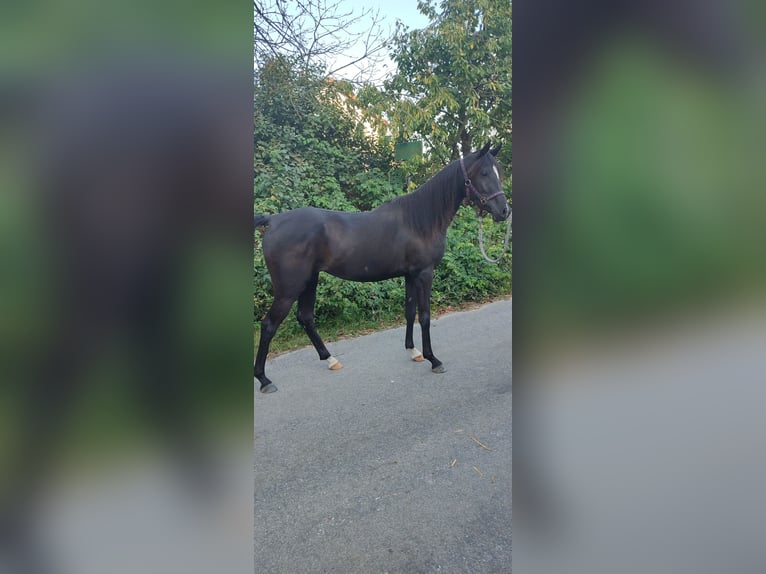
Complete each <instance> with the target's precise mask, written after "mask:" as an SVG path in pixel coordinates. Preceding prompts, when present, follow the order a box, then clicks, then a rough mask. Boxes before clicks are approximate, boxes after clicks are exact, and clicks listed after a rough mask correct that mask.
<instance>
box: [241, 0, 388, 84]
mask: <svg viewBox="0 0 766 574" xmlns="http://www.w3.org/2000/svg"><path fill="white" fill-rule="evenodd" d="M341 4H342V2H341V0H334V1H333V0H330V1H329V2H328V1H326V0H304V1H302V2H290V1H288V0H253V39H254V44H253V57H254V60H255V65H256V67H257V68H260V67H261V66H262V65H263V64H264V62H265V61H266V60H267V59H269V58H275V57H287V58H288V59H290V60H292V61H294V62H298V63H299V65H300V66H302V67H303V68H304V69H308V68H310V67H321V68H322V74H323V75H324V76H325V77H328V78H329V77H331V76H333V75H335V74H337V73H338V72H341V71H345V72H348V71H349V70H355V71H356V74H355V77H356V78H358V79H361V78H364V77H366V76H367V75H369V74H370V73H371V72H372V69H373V68H374V66H375V64H376V63H377V59H378V58H379V57H380V56H382V55H383V49H384V48H385V46H386V41H387V39H388V38H387V37H386V36H385V34H384V32H383V30H382V28H381V27H380V25H381V20H382V19H381V16H380V11H379V10H378V11H375V10H373V9H372V8H366V9H363V10H361V11H360V12H358V13H354V11H353V10H345V9H343V8H342V6H341ZM359 26H361V28H360V27H359ZM356 30H359V31H356ZM352 54H353V55H352Z"/></svg>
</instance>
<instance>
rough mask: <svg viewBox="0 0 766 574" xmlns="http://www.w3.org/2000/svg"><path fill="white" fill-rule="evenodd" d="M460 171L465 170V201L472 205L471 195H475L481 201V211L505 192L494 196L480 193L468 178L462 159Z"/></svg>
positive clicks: (501, 191)
mask: <svg viewBox="0 0 766 574" xmlns="http://www.w3.org/2000/svg"><path fill="white" fill-rule="evenodd" d="M460 169H462V170H463V178H464V179H465V199H466V201H467V202H468V203H469V204H470V203H471V193H473V194H474V195H475V196H476V197H477V198H478V200H479V203H480V205H479V206H478V207H479V210H480V211H484V206H485V205H486V204H487V202H488V201H489V200H490V199H493V198H495V197H497V196H498V195H503V190H502V189H501V190H500V191H496V192H495V193H493V194H492V195H487V196H484V195H482V194H480V193H479V191H478V190H477V189H476V188H475V187H474V185H473V183H471V178H470V177H468V172H467V171H466V169H465V163H464V162H463V158H462V157H461V158H460Z"/></svg>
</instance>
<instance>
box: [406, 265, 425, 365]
mask: <svg viewBox="0 0 766 574" xmlns="http://www.w3.org/2000/svg"><path fill="white" fill-rule="evenodd" d="M404 291H405V300H404V317H405V319H407V330H406V332H405V334H404V348H405V349H407V350H408V351H409V352H410V356H411V357H412V360H413V361H418V362H422V361H423V353H421V352H420V351H419V350H417V349H416V348H415V342H414V341H413V339H412V330H413V326H414V325H415V313H416V311H417V305H418V301H417V291H416V289H415V280H414V278H412V277H410V276H409V275H408V276H406V277H405V278H404Z"/></svg>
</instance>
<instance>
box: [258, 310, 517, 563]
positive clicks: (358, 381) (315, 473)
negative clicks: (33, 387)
mask: <svg viewBox="0 0 766 574" xmlns="http://www.w3.org/2000/svg"><path fill="white" fill-rule="evenodd" d="M511 308H512V304H511V301H500V302H496V303H492V304H489V305H486V306H484V307H481V308H479V309H476V310H472V311H466V312H461V313H455V314H450V315H446V316H443V317H441V318H439V319H437V320H433V321H432V323H431V338H432V341H433V345H434V352H435V353H436V355H437V357H439V358H440V359H441V360H442V361H443V362H444V364H445V366H446V368H447V372H446V373H444V374H433V373H431V370H430V368H429V367H430V363H428V362H427V361H426V362H423V363H415V362H413V361H412V360H411V359H410V357H409V353H408V352H406V351H405V350H404V328H403V327H402V328H397V329H391V330H388V331H383V332H379V333H375V334H372V335H368V336H365V337H360V338H357V339H349V340H345V341H339V342H335V343H332V344H328V348H329V350H330V352H331V353H333V354H334V355H335V356H336V357H337V358H338V359H339V360H340V361H341V362H342V363H343V364H344V368H343V369H342V370H340V371H330V370H328V369H327V368H326V366H325V363H324V362H322V361H319V359H318V357H317V355H316V352H315V351H314V349H313V348H306V349H302V350H299V351H295V352H292V353H288V354H285V355H282V356H279V357H277V358H275V359H273V360H270V361H268V362H267V364H266V373H267V374H268V376H269V377H270V378H271V379H272V380H273V381H274V383H275V384H276V385H277V386H278V387H279V392H277V393H273V394H270V395H262V394H261V393H258V392H255V393H254V395H255V405H254V411H255V413H254V415H255V437H254V438H255V440H254V448H255V458H254V466H255V529H254V538H255V572H258V573H268V574H273V573H281V572H284V573H289V574H302V573H312V574H313V573H339V574H340V573H344V574H345V573H348V574H367V573H381V574H382V573H391V574H393V573H407V574H412V573H420V572H449V573H461V574H462V573H465V574H473V573H484V572H486V573H493V574H502V573H509V572H511V339H512V334H511ZM415 341H416V345H417V346H418V347H420V328H419V327H418V326H417V325H416V328H415Z"/></svg>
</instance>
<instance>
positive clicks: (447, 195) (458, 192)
mask: <svg viewBox="0 0 766 574" xmlns="http://www.w3.org/2000/svg"><path fill="white" fill-rule="evenodd" d="M462 181H463V180H462V178H458V177H457V176H455V177H452V176H449V177H448V179H447V181H446V183H445V185H443V186H434V188H433V189H431V190H429V192H430V193H434V194H441V195H442V196H443V197H444V206H445V212H444V214H443V216H442V218H440V220H441V222H442V225H441V226H440V228H439V231H440V232H441V233H442V234H446V233H447V228H449V226H450V225H451V224H452V220H453V219H455V215H456V214H457V211H458V209H460V204H461V203H463V200H464V199H465V187H464V186H463V184H462Z"/></svg>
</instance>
